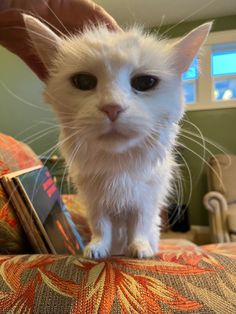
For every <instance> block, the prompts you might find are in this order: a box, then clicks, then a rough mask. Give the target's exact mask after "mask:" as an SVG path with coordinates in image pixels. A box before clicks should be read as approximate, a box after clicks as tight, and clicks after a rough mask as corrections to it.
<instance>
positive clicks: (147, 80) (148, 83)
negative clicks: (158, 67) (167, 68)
mask: <svg viewBox="0 0 236 314" xmlns="http://www.w3.org/2000/svg"><path fill="white" fill-rule="evenodd" d="M159 81H160V79H159V78H158V77H156V76H153V75H140V76H135V77H133V78H132V79H131V86H132V87H133V88H134V89H135V90H137V91H139V92H145V91H148V90H150V89H153V88H154V87H156V86H157V84H158V83H159Z"/></svg>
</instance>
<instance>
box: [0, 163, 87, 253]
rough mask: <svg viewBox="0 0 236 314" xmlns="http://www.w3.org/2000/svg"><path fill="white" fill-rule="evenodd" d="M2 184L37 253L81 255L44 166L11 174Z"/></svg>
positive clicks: (76, 236) (75, 234)
mask: <svg viewBox="0 0 236 314" xmlns="http://www.w3.org/2000/svg"><path fill="white" fill-rule="evenodd" d="M2 181H3V185H4V186H5V187H6V190H8V193H9V192H10V194H9V196H10V200H12V202H13V205H14V207H15V209H16V213H17V214H18V216H19V219H20V221H21V223H22V226H23V228H24V229H25V231H26V233H27V235H28V237H29V238H31V239H29V240H31V244H32V246H34V248H35V250H36V251H37V252H42V253H45V251H46V252H47V253H54V254H73V255H76V254H81V252H82V250H83V248H84V245H83V242H82V239H81V237H80V235H79V233H78V231H77V229H76V227H75V225H74V223H73V221H72V219H71V216H70V213H69V212H68V210H67V209H66V207H65V205H64V203H63V202H62V200H61V197H60V194H59V192H58V190H57V188H56V185H55V184H54V182H53V179H52V177H51V175H50V173H49V171H48V169H47V168H46V167H37V168H31V169H27V170H25V171H20V172H15V173H11V174H8V175H6V176H4V177H3V178H2ZM32 237H34V239H32ZM37 239H38V242H39V243H40V244H39V245H38V244H36V243H35V242H37ZM35 246H40V247H35Z"/></svg>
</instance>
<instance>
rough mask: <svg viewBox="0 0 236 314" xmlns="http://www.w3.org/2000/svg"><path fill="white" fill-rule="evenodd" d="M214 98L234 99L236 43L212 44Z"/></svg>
mask: <svg viewBox="0 0 236 314" xmlns="http://www.w3.org/2000/svg"><path fill="white" fill-rule="evenodd" d="M211 69H212V77H213V88H214V100H215V101H228V100H232V99H236V44H235V45H231V46H229V45H215V46H212V53H211Z"/></svg>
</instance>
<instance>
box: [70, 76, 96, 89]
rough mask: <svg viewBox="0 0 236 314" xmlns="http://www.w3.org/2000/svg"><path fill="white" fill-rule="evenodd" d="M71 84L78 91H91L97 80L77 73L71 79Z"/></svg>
mask: <svg viewBox="0 0 236 314" xmlns="http://www.w3.org/2000/svg"><path fill="white" fill-rule="evenodd" d="M71 82H72V84H73V86H74V87H75V88H78V89H80V90H91V89H94V88H95V87H96V86H97V78H96V77H95V76H94V75H92V74H88V73H78V74H75V75H73V76H72V77H71Z"/></svg>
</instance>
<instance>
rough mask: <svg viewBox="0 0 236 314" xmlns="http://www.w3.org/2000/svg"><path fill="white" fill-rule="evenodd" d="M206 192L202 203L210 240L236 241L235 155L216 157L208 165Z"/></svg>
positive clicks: (219, 241)
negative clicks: (206, 211) (209, 228)
mask: <svg viewBox="0 0 236 314" xmlns="http://www.w3.org/2000/svg"><path fill="white" fill-rule="evenodd" d="M207 177H208V190H209V192H208V193H207V194H206V195H205V196H204V199H203V202H204V205H205V207H206V209H207V210H208V212H209V220H210V226H211V230H212V240H213V242H216V243H224V242H231V241H236V155H223V154H220V155H216V156H213V157H212V158H211V159H210V160H209V163H208V175H207Z"/></svg>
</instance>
